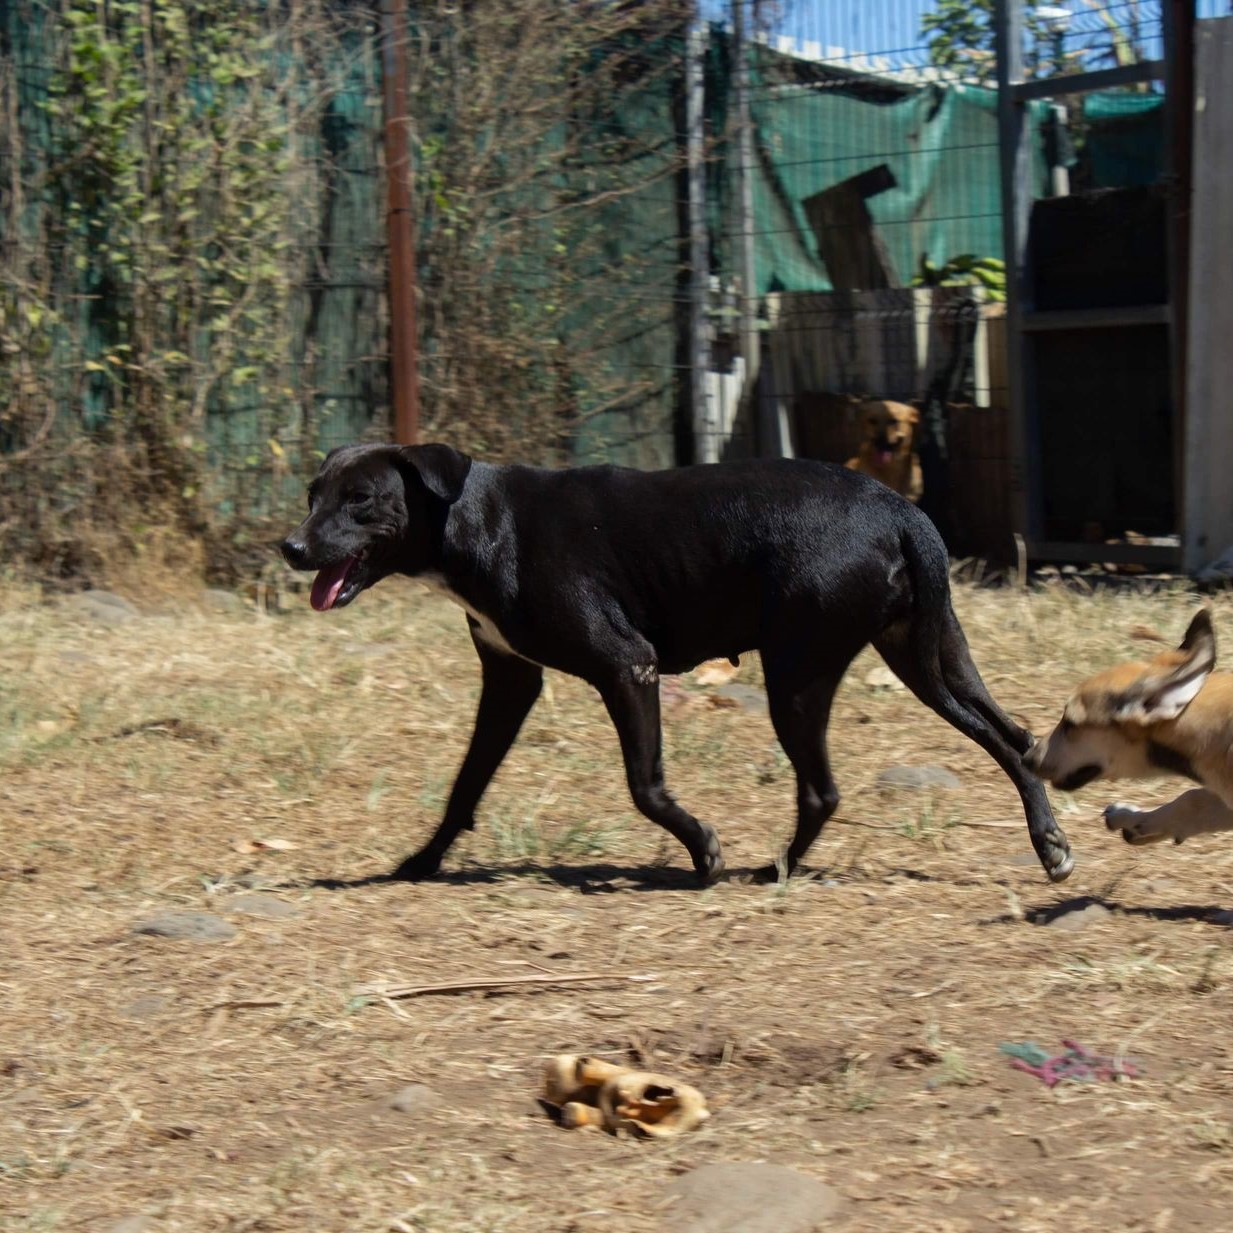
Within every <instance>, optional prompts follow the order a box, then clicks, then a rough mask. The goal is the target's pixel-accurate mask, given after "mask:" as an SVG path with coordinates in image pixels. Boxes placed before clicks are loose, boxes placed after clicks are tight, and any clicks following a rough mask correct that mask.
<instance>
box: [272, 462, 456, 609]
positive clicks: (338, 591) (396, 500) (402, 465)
mask: <svg viewBox="0 0 1233 1233" xmlns="http://www.w3.org/2000/svg"><path fill="white" fill-rule="evenodd" d="M470 469H471V459H470V458H468V457H467V456H466V454H460V453H459V452H458V451H457V450H452V449H450V448H449V446H447V445H406V446H399V445H348V446H344V447H343V448H341V449H336V450H331V452H330V453H329V454H328V455H327V457H326V459H325V461H324V462H323V463H322V464H321V470H320V471H318V472H317V476H316V478H315V479H314V480H313V482H312V483H311V484H310V485H309V486H308V510H309V513H308V517H307V518H305V519H304V521H303V522H302V523H300V525H299V526H298V527H296V529H295V530H294V531H292V532H291V534H290V535H288V536H287V538H286V539H285V540H284V541H283V544H282V551H283V556H284V557H285V558H286V559H287V564H288V565H290V566H291V567H292V568H293V569H315V570H317V571H318V572H317V577H316V579H315V580H314V582H313V589H312V605H313V607H314V608H316V609H317V611H318V612H325V611H326V610H327V609H329V608H341V607H342V606H343V605H344V604H349V603H350V602H351V601H352V600H353V599H354V598H355V597H356V596H357V595H358V594H359V593H360V592H361V591H362V590H364V589H365V588H366V587H370V586H372V585H373V583H375V582H380V581H381V579H382V578H385V577H386V576H387V575H389V574H393V573H404V574H414V573H418V572H419V571H420V570H423V569H427V568H428V567H429V566H431V564H432V562H433V551H434V541H435V539H436V538H437V537H438V536H439V534H440V528H441V527H442V526H443V524H444V521H445V518H444V515H445V512H446V510H447V509H448V507H449V506H450V505H451V504H453V502H455V501H457V500H458V498H459V496H460V495H461V494H462V488H463V484H464V483H465V482H466V478H467V473H468V472H469V471H470Z"/></svg>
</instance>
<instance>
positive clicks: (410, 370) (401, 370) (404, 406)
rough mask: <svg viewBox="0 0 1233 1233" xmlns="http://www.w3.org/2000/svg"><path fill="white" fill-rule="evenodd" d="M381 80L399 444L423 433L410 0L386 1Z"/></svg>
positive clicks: (392, 376) (392, 388) (392, 375)
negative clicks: (410, 128)
mask: <svg viewBox="0 0 1233 1233" xmlns="http://www.w3.org/2000/svg"><path fill="white" fill-rule="evenodd" d="M381 76H382V82H383V86H384V94H385V184H386V195H387V213H386V237H387V241H388V244H389V263H388V269H389V298H390V392H391V400H392V402H393V404H394V440H395V441H396V442H397V443H398V444H399V445H414V444H415V443H416V442H417V441H418V440H419V432H420V389H419V372H418V366H417V363H416V329H415V226H414V219H413V218H412V216H411V158H410V154H409V152H408V142H407V0H381Z"/></svg>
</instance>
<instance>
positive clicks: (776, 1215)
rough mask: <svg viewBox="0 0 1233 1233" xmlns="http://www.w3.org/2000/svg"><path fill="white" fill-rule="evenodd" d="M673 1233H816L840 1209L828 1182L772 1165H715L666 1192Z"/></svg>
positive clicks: (666, 1224)
mask: <svg viewBox="0 0 1233 1233" xmlns="http://www.w3.org/2000/svg"><path fill="white" fill-rule="evenodd" d="M662 1196H663V1198H664V1199H665V1201H666V1202H667V1204H668V1206H666V1207H665V1209H664V1211H663V1214H662V1215H661V1217H660V1219H661V1224H662V1228H663V1229H664V1230H671V1231H672V1233H816V1231H817V1230H820V1229H821V1228H822V1227H823V1226H824V1225H825V1224H826V1223H828V1221H829V1220H830V1219H831V1217H832V1216H834V1214H835V1212H836V1211H837V1210H838V1208H839V1195H838V1194H837V1193H836V1192H835V1191H834V1190H832V1189H831V1187H830V1186H828V1185H827V1184H826V1183H825V1182H820V1181H818V1179H817V1178H814V1177H808V1176H806V1175H805V1174H804V1173H798V1172H796V1170H795V1169H785V1168H784V1167H783V1166H782V1165H771V1164H724V1163H720V1164H710V1165H703V1166H702V1168H700V1169H694V1170H693V1171H692V1172H691V1173H686V1174H685V1175H684V1176H683V1177H678V1178H677V1179H676V1180H675V1181H673V1182H670V1183H669V1184H668V1185H667V1186H665V1187H664V1189H663V1191H662Z"/></svg>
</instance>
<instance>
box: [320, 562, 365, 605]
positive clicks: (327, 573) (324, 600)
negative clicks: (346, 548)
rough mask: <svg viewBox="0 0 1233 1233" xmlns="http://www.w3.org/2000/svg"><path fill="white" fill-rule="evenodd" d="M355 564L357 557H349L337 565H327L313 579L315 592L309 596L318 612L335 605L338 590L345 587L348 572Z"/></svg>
mask: <svg viewBox="0 0 1233 1233" xmlns="http://www.w3.org/2000/svg"><path fill="white" fill-rule="evenodd" d="M354 564H355V557H348V558H347V559H346V560H345V561H340V562H339V563H338V564H337V565H328V566H326V568H325V569H323V570H321V571H320V572H319V573H318V574H317V576H316V577H315V578H314V579H313V593H312V595H311V596H310V597H309V598H310V601H311V603H312V606H313V607H314V608H315V609H316V610H317V611H318V612H328V611H329V610H330V609H331V608H333V607H334V601H335V600H336V599H337V598H338V592H339V591H341V590H342V589H343V583H344V582H346V581H347V574H348V572H349V571H350V569H351V567H352V565H354Z"/></svg>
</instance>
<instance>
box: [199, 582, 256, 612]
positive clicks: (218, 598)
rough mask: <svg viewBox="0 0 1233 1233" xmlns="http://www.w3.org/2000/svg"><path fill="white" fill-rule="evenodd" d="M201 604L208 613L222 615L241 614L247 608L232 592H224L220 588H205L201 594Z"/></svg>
mask: <svg viewBox="0 0 1233 1233" xmlns="http://www.w3.org/2000/svg"><path fill="white" fill-rule="evenodd" d="M201 603H202V606H203V607H205V608H206V609H208V610H209V611H210V612H217V613H220V614H224V615H226V614H231V613H236V612H243V611H244V609H245V608H247V607H248V605H247V604H246V603H245V602H244V600H243V599H241V598H240V596H238V595H237V594H236V593H235V592H234V591H224V590H223V589H222V588H221V587H206V589H205V590H204V591H202V592H201Z"/></svg>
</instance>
